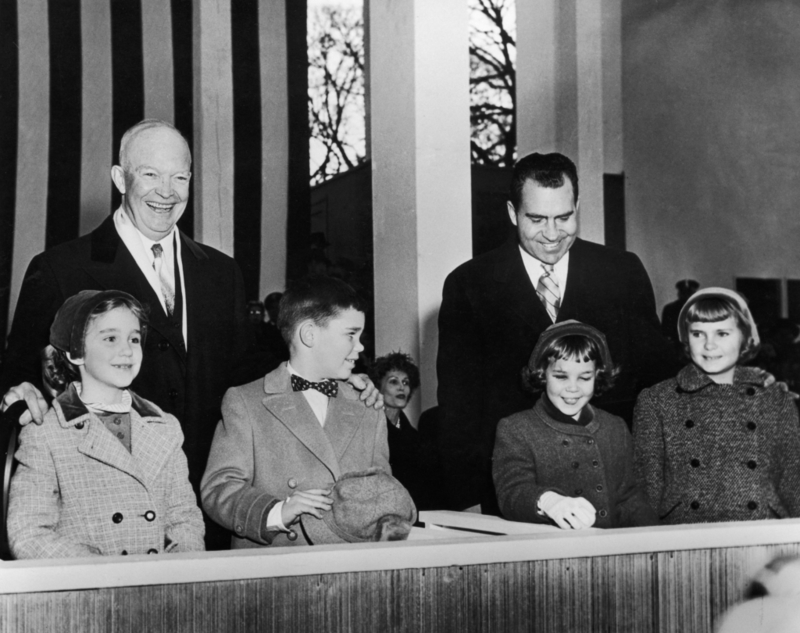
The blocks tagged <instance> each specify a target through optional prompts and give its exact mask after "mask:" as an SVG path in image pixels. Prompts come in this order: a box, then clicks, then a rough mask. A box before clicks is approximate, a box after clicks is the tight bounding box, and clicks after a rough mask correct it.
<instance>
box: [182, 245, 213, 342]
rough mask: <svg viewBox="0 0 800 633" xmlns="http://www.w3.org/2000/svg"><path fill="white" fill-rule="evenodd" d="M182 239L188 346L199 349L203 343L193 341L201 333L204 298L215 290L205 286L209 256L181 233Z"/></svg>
mask: <svg viewBox="0 0 800 633" xmlns="http://www.w3.org/2000/svg"><path fill="white" fill-rule="evenodd" d="M180 238H181V262H182V263H183V285H184V287H185V288H186V297H185V299H186V330H187V334H186V336H187V338H188V341H187V344H188V346H189V347H190V348H191V347H194V348H195V349H197V345H203V344H204V342H203V341H196V340H193V336H194V335H195V334H196V333H198V332H201V331H202V329H203V328H201V327H200V325H199V322H198V320H199V319H200V317H201V316H202V313H203V310H204V309H205V306H204V305H203V297H204V296H207V293H209V292H213V289H210V288H209V287H207V286H205V285H204V284H205V283H206V281H207V279H208V275H207V274H205V273H206V270H205V268H206V266H207V265H208V263H209V259H208V255H206V254H205V253H204V252H203V250H202V249H201V248H200V247H199V246H198V245H197V244H196V243H195V242H194V241H192V240H191V239H190V238H189V237H187V236H186V235H184V234H183V232H181V233H180Z"/></svg>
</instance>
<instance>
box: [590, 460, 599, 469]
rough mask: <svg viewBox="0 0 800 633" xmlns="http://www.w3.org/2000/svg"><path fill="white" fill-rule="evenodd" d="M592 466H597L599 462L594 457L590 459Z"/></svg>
mask: <svg viewBox="0 0 800 633" xmlns="http://www.w3.org/2000/svg"><path fill="white" fill-rule="evenodd" d="M592 466H594V467H595V468H598V467H599V466H600V462H598V461H597V460H596V459H593V460H592Z"/></svg>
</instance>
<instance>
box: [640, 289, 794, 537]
mask: <svg viewBox="0 0 800 633" xmlns="http://www.w3.org/2000/svg"><path fill="white" fill-rule="evenodd" d="M678 335H679V337H680V341H681V343H682V344H683V345H684V349H685V351H686V352H687V354H688V355H689V357H690V358H691V360H692V362H691V363H690V364H689V365H687V366H686V367H684V368H683V369H682V370H681V371H680V372H679V373H678V375H677V376H676V377H675V378H672V379H670V380H666V381H664V382H662V383H659V384H657V385H655V386H654V387H652V388H650V389H645V390H644V391H643V392H642V393H641V395H640V396H639V399H638V401H637V404H636V412H635V414H634V438H635V439H634V445H635V461H636V470H637V475H638V476H639V477H640V478H641V479H642V480H643V481H644V482H645V485H646V489H647V494H648V497H649V499H650V502H651V504H652V505H653V507H654V508H655V510H656V512H658V515H659V517H661V520H662V521H663V522H664V523H705V522H711V521H746V520H754V519H776V518H783V517H798V516H800V426H798V414H797V407H796V406H795V404H794V401H793V400H792V397H791V396H790V395H789V394H787V393H785V392H784V391H783V390H782V389H781V388H780V387H779V386H778V385H774V384H773V385H771V386H766V385H765V382H764V374H763V372H761V371H760V370H757V369H753V368H750V367H744V366H743V365H742V363H744V362H746V361H748V360H749V359H751V358H753V357H754V356H755V354H756V353H757V352H758V347H759V336H758V330H757V329H756V325H755V322H754V321H753V317H752V315H751V314H750V310H749V309H748V307H747V304H746V303H745V301H744V299H743V298H742V297H741V296H740V295H738V294H737V293H735V292H733V291H732V290H727V289H725V288H706V289H704V290H700V291H699V292H697V293H695V294H694V295H692V297H691V298H690V299H689V300H688V301H687V303H686V304H685V305H684V307H683V309H682V310H681V313H680V317H679V320H678Z"/></svg>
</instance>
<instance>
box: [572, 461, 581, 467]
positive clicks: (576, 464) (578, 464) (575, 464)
mask: <svg viewBox="0 0 800 633" xmlns="http://www.w3.org/2000/svg"><path fill="white" fill-rule="evenodd" d="M579 466H580V463H579V462H572V467H573V468H578V467H579Z"/></svg>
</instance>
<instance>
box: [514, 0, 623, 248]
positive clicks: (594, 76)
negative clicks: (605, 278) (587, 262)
mask: <svg viewBox="0 0 800 633" xmlns="http://www.w3.org/2000/svg"><path fill="white" fill-rule="evenodd" d="M517 129H518V148H519V155H520V156H524V155H525V154H528V153H530V152H534V151H538V152H553V151H557V152H561V153H563V154H566V155H567V156H569V157H570V158H572V160H574V161H575V163H576V165H577V166H578V176H579V179H580V189H581V196H580V197H581V213H580V235H581V237H583V238H585V239H588V240H591V241H593V242H599V243H601V244H602V243H603V242H604V240H605V236H604V222H603V173H619V172H621V171H622V98H621V2H620V0H610V1H606V0H603V2H598V1H597V0H525V1H524V2H518V3H517ZM606 144H608V147H607V146H606Z"/></svg>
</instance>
